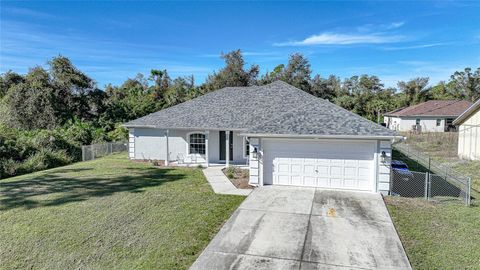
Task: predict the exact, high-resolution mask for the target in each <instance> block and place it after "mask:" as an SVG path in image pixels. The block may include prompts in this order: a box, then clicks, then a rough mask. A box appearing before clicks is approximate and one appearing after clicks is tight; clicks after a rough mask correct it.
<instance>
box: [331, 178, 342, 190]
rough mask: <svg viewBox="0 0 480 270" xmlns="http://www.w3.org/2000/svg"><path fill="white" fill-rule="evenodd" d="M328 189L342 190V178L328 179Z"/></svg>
mask: <svg viewBox="0 0 480 270" xmlns="http://www.w3.org/2000/svg"><path fill="white" fill-rule="evenodd" d="M330 187H331V188H342V187H343V179H342V178H330Z"/></svg>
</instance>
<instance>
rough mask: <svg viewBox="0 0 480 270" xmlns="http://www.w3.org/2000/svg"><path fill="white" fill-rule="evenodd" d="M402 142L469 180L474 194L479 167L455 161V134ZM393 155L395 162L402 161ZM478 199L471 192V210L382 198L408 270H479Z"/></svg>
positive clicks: (475, 163) (422, 136)
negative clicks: (401, 244)
mask: <svg viewBox="0 0 480 270" xmlns="http://www.w3.org/2000/svg"><path fill="white" fill-rule="evenodd" d="M406 136H407V137H408V138H407V142H408V144H409V145H410V146H412V147H414V148H416V149H417V150H419V151H421V152H423V153H425V154H427V155H430V156H431V157H432V158H433V159H434V160H436V161H439V162H444V163H449V164H450V165H452V166H453V167H454V168H455V169H456V170H458V171H459V172H461V173H463V174H465V175H467V176H470V177H472V180H473V184H474V187H475V188H476V189H477V190H478V188H479V187H480V185H479V184H480V177H479V175H480V174H479V173H478V172H479V171H480V162H478V161H463V160H460V159H458V158H457V156H456V153H457V148H456V147H457V144H456V142H457V139H458V137H457V133H438V134H433V133H427V134H420V135H413V136H411V135H409V134H406ZM394 154H396V156H395V155H394V158H397V159H398V158H402V157H404V156H402V155H401V154H398V153H394ZM405 161H407V163H408V164H409V166H410V168H411V169H412V170H417V168H415V162H413V161H410V162H408V160H405ZM418 170H420V171H422V170H421V169H418ZM479 199H480V194H479V193H478V192H476V191H475V190H473V191H472V206H469V207H467V206H465V205H463V204H461V203H460V202H443V203H434V202H426V201H424V200H423V199H410V198H401V197H390V196H387V197H385V202H386V204H387V207H388V210H389V212H390V215H391V216H392V219H393V221H394V223H395V227H396V228H397V231H398V233H399V235H400V238H401V240H402V243H403V245H404V247H405V250H406V252H407V255H408V258H409V260H410V262H411V264H412V266H413V268H414V269H479V268H480V238H479V235H480V207H479Z"/></svg>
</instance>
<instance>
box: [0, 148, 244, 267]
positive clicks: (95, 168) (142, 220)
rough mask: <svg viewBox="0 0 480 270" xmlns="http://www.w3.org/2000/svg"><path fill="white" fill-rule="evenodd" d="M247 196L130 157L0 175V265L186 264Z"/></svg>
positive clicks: (196, 174) (196, 173)
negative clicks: (221, 191)
mask: <svg viewBox="0 0 480 270" xmlns="http://www.w3.org/2000/svg"><path fill="white" fill-rule="evenodd" d="M243 199H244V197H241V196H226V195H217V194H215V193H213V192H212V190H211V188H210V186H209V184H208V183H207V182H206V180H205V178H204V176H203V174H202V172H201V170H200V169H189V168H175V169H173V168H162V169H159V168H155V167H153V166H151V165H149V164H144V163H137V162H133V161H129V160H128V159H127V157H126V154H117V155H113V156H109V157H105V158H102V159H98V160H94V161H89V162H81V163H76V164H73V165H70V166H66V167H61V168H55V169H51V170H46V171H42V172H37V173H33V174H28V175H23V176H19V177H14V178H9V179H6V180H0V262H1V266H0V268H1V269H32V268H34V269H112V268H116V269H134V268H135V269H136V268H143V269H186V268H188V267H189V266H190V265H191V264H192V263H193V261H194V260H195V259H196V257H197V256H198V255H199V253H200V252H201V251H202V249H203V248H204V247H205V246H206V245H207V244H208V242H209V241H210V239H211V238H212V237H213V236H214V235H215V233H216V232H217V231H218V230H219V228H220V227H221V225H222V223H223V222H224V221H225V220H226V219H228V217H229V216H230V215H231V213H232V212H233V211H234V210H235V209H236V208H237V207H238V205H239V204H240V203H241V202H242V201H243Z"/></svg>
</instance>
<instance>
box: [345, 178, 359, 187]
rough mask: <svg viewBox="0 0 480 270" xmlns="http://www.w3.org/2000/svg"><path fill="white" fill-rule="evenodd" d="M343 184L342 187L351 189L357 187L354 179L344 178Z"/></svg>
mask: <svg viewBox="0 0 480 270" xmlns="http://www.w3.org/2000/svg"><path fill="white" fill-rule="evenodd" d="M343 184H344V187H345V188H351V189H354V188H357V186H358V181H357V180H356V179H345V180H344V181H343Z"/></svg>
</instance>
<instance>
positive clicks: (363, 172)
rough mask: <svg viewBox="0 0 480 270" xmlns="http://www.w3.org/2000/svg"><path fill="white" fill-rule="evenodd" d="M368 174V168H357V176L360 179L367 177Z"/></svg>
mask: <svg viewBox="0 0 480 270" xmlns="http://www.w3.org/2000/svg"><path fill="white" fill-rule="evenodd" d="M370 174H371V173H370V168H358V177H359V178H360V179H365V178H368V177H370Z"/></svg>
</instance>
